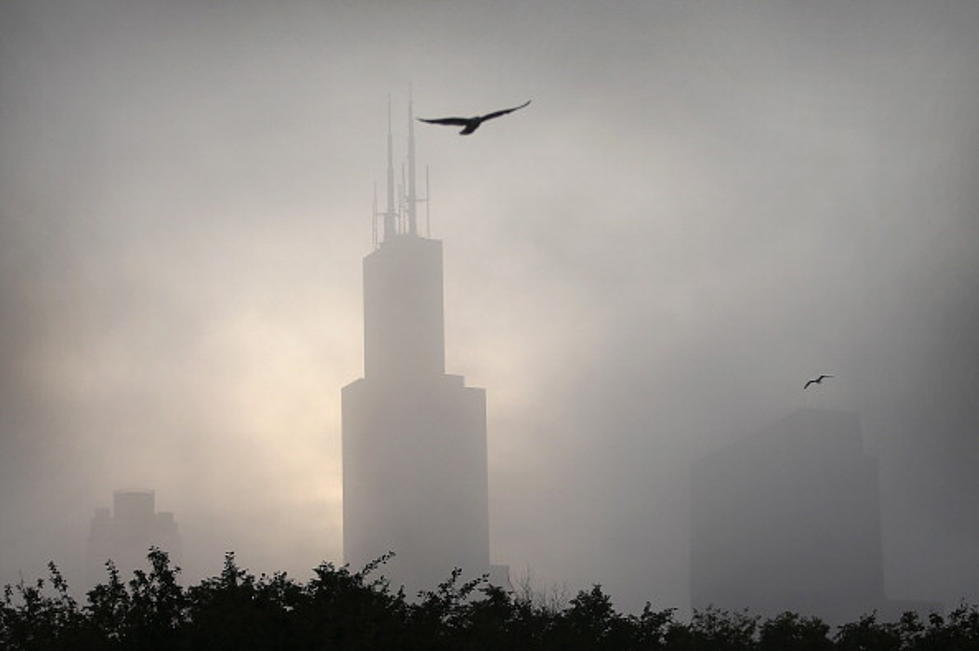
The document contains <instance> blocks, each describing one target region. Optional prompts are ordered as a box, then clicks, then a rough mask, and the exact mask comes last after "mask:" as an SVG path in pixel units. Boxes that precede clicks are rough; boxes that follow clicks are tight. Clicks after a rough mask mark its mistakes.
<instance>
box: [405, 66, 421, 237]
mask: <svg viewBox="0 0 979 651" xmlns="http://www.w3.org/2000/svg"><path fill="white" fill-rule="evenodd" d="M407 194H408V196H407V200H408V233H410V234H411V235H417V234H418V220H417V217H416V208H417V206H418V195H417V194H416V193H415V115H414V106H413V98H412V92H411V84H409V85H408V187H407Z"/></svg>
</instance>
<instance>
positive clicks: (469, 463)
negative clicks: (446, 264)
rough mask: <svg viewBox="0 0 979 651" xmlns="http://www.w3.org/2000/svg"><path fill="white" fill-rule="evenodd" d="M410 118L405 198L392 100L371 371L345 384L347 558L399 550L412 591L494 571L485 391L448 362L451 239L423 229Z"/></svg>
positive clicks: (392, 574) (374, 263) (369, 332)
mask: <svg viewBox="0 0 979 651" xmlns="http://www.w3.org/2000/svg"><path fill="white" fill-rule="evenodd" d="M412 122H413V119H412V116H411V109H410V108H409V118H408V123H409V137H408V161H407V163H408V180H407V184H406V186H405V187H404V188H403V191H402V192H401V193H400V195H401V196H400V201H399V202H398V203H399V205H398V206H395V199H394V172H393V160H392V145H391V133H390V111H389V124H388V196H387V209H386V210H385V211H384V212H380V213H378V212H377V210H376V208H375V220H376V219H377V217H383V237H382V238H381V239H380V241H378V231H379V230H380V229H378V228H377V223H376V221H375V228H374V236H375V237H374V243H375V249H374V251H372V252H371V253H370V254H369V255H367V257H365V258H364V266H363V272H364V377H363V378H362V379H359V380H356V381H355V382H353V383H351V384H349V385H347V386H346V387H344V388H343V391H342V410H343V424H342V426H343V550H344V558H345V561H346V562H347V563H349V564H350V565H351V566H353V567H354V568H360V567H361V566H363V565H364V564H366V563H367V562H369V561H371V560H373V559H375V558H377V557H379V556H381V555H382V554H384V553H385V552H388V551H394V552H395V554H396V557H395V558H394V559H393V560H392V561H391V562H389V563H388V564H387V565H386V566H385V567H384V569H383V573H384V574H385V575H386V576H388V577H389V578H390V579H391V580H392V582H393V583H394V584H395V585H396V586H397V585H401V584H403V585H405V586H406V588H407V589H408V590H409V594H411V592H412V591H414V590H416V589H421V588H425V589H430V588H434V587H435V586H436V585H437V584H438V583H439V582H441V581H443V580H444V579H445V578H446V577H447V576H448V575H449V573H450V572H451V571H452V569H453V567H460V568H462V569H463V570H464V572H465V573H466V575H467V576H471V575H476V574H480V573H483V572H487V571H489V570H490V562H489V513H488V487H487V466H486V464H487V461H486V393H485V391H484V390H483V389H479V388H473V387H467V386H466V385H465V381H464V379H463V378H462V377H461V376H459V375H447V374H446V373H445V341H444V334H443V328H444V326H443V324H444V320H443V299H442V243H441V242H440V241H438V240H434V239H429V238H427V237H422V236H420V235H419V234H418V227H417V219H416V206H417V204H418V202H419V201H423V199H419V198H418V197H416V195H415V188H414V186H415V161H414V133H413V125H412ZM494 570H495V571H494V574H496V577H495V578H496V579H497V583H499V582H500V578H501V568H494ZM504 573H505V572H504ZM502 578H503V580H505V577H502Z"/></svg>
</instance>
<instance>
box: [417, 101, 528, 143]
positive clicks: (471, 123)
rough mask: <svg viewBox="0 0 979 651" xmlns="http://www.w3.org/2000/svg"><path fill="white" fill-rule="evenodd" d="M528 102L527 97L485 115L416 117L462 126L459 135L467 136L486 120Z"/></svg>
mask: <svg viewBox="0 0 979 651" xmlns="http://www.w3.org/2000/svg"><path fill="white" fill-rule="evenodd" d="M528 104H530V100H529V99H528V100H527V101H526V102H524V103H523V104H521V105H520V106H514V107H513V108H508V109H503V110H502V111H493V112H492V113H487V114H486V115H477V116H475V117H471V118H432V119H426V118H418V121H419V122H428V123H429V124H445V125H448V126H454V127H464V128H463V130H462V131H460V132H459V135H460V136H468V135H469V134H470V133H472V132H473V131H475V130H476V129H478V128H479V125H481V124H482V123H483V122H486V120H492V119H493V118H498V117H500V116H501V115H506V114H507V113H513V112H514V111H518V110H520V109H522V108H523V107H525V106H527V105H528Z"/></svg>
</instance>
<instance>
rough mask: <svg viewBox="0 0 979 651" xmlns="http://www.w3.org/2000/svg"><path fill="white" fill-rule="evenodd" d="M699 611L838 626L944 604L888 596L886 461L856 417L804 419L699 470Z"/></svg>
mask: <svg viewBox="0 0 979 651" xmlns="http://www.w3.org/2000/svg"><path fill="white" fill-rule="evenodd" d="M692 489H693V494H692V505H691V550H690V552H691V601H692V606H693V607H694V608H704V607H706V606H708V605H711V604H713V605H715V606H717V607H720V608H725V609H742V608H750V609H751V610H752V611H754V612H757V613H761V614H764V615H772V614H775V613H778V612H782V611H785V610H793V611H798V612H800V613H803V614H810V615H818V616H820V617H823V618H825V619H827V620H828V621H831V622H841V621H844V620H851V619H853V618H855V617H857V616H859V615H860V614H862V613H869V612H870V611H872V610H875V609H876V610H877V611H878V612H879V613H880V614H881V616H884V617H891V616H894V615H896V614H897V613H900V612H901V611H904V610H924V611H927V610H935V609H937V608H938V606H937V604H926V603H917V602H899V601H894V600H889V599H887V597H886V596H885V594H884V570H883V557H882V543H881V516H880V495H879V489H878V471H877V460H876V459H874V458H873V457H871V456H869V455H868V454H867V453H866V452H865V451H864V449H863V442H862V437H861V431H860V422H859V418H858V417H857V415H856V414H851V413H842V412H835V411H826V410H817V409H804V410H801V411H798V412H795V413H793V414H791V415H790V416H788V417H786V418H784V419H782V420H781V421H779V422H777V423H776V424H775V425H774V426H773V427H771V428H769V429H768V430H766V431H764V432H762V433H760V434H757V435H755V436H753V437H749V438H747V439H745V440H743V441H739V442H737V443H734V444H732V445H730V446H728V447H727V448H725V449H722V450H719V451H717V452H715V453H713V454H711V455H709V456H707V457H705V458H704V459H702V460H700V461H699V462H697V463H695V464H694V466H693V471H692Z"/></svg>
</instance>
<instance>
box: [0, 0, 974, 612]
mask: <svg viewBox="0 0 979 651" xmlns="http://www.w3.org/2000/svg"><path fill="white" fill-rule="evenodd" d="M515 4H516V3H504V2H445V1H442V0H432V1H430V2H390V3H387V2H365V3H355V2H326V1H321V2H296V1H285V2H278V3H260V2H244V1H237V2H230V1H228V2H207V3H200V2H166V3H163V2H144V1H134V0H126V1H122V0H119V1H111V0H105V1H94V0H93V1H85V2H45V1H38V0H31V1H27V0H24V1H8V2H4V3H2V4H0V144H2V149H0V210H2V212H0V265H2V268H0V355H2V360H3V362H2V366H0V582H7V581H14V580H16V579H17V577H18V573H20V572H22V573H23V575H24V576H27V577H31V576H38V575H39V574H41V573H42V572H43V567H44V563H45V562H46V561H48V560H49V559H50V560H55V561H56V562H58V563H59V564H60V565H64V566H65V567H66V569H67V570H68V572H67V574H68V578H69V581H71V580H72V579H73V577H77V576H79V570H78V568H79V567H80V563H81V559H82V557H83V555H84V551H85V539H86V536H87V534H88V527H89V523H90V521H91V518H92V515H93V512H94V509H95V508H96V507H98V506H108V505H109V504H110V503H111V498H112V491H113V490H114V489H118V488H142V487H144V488H152V489H155V490H156V501H157V508H159V509H161V510H167V511H174V512H175V514H176V520H177V523H178V526H179V527H180V530H181V534H182V537H183V546H184V559H183V565H184V567H185V568H186V571H187V574H188V575H189V576H191V577H196V576H200V575H202V574H203V573H205V572H214V571H216V570H217V569H218V568H219V564H220V562H221V554H222V553H223V551H225V550H228V549H234V550H236V551H237V552H238V556H239V559H240V560H241V562H242V564H243V565H245V566H248V567H251V568H252V569H254V570H265V571H267V570H272V569H285V570H288V571H290V572H291V573H297V574H299V575H305V574H306V573H307V572H308V570H309V568H311V567H312V566H313V565H315V564H316V563H318V562H319V561H321V560H334V561H336V560H339V559H340V558H341V556H342V550H341V548H340V546H341V531H340V523H341V508H342V504H341V490H340V488H341V466H340V449H339V441H340V414H339V407H340V401H339V397H340V393H339V391H340V387H341V386H342V385H344V384H346V383H348V382H350V381H352V380H353V379H355V378H357V377H359V376H360V375H362V372H363V366H362V364H363V359H362V344H363V333H362V312H361V310H362V305H361V258H362V257H363V256H364V255H365V254H366V253H368V252H369V250H370V214H371V199H372V192H373V184H374V183H375V182H377V183H378V186H379V187H380V188H383V187H384V173H385V172H384V170H385V136H386V133H385V127H386V110H387V96H388V94H389V93H390V94H391V97H392V103H393V110H394V131H395V146H396V154H397V155H398V156H399V157H400V156H402V155H403V152H404V137H405V133H406V104H407V96H408V88H409V84H411V87H412V89H413V94H414V104H415V110H416V113H417V114H418V115H421V116H424V117H438V116H443V115H453V114H455V115H460V114H461V115H473V114H477V113H482V112H487V111H490V110H493V109H497V108H503V107H507V106H514V105H517V104H519V103H521V102H523V101H525V100H527V99H532V100H533V103H532V104H531V105H530V106H529V107H527V108H526V109H524V110H522V111H520V112H517V113H514V114H513V115H511V116H507V117H506V118H502V119H500V120H494V121H493V122H489V123H487V124H485V125H484V126H483V127H481V128H480V130H479V131H478V132H477V133H475V134H473V135H472V136H467V137H465V138H460V137H459V136H457V135H456V133H455V130H453V129H448V128H445V127H437V126H430V125H422V124H420V125H418V127H417V128H416V134H417V138H418V156H419V162H420V163H422V164H428V165H430V169H431V186H432V189H431V204H430V209H431V231H432V236H433V237H436V238H439V239H442V240H443V242H444V251H445V313H446V338H447V352H446V364H447V370H448V371H449V372H451V373H459V374H463V375H465V376H466V378H467V381H468V383H469V384H471V385H474V386H479V387H485V388H486V390H487V405H488V407H487V408H488V420H489V423H488V432H489V489H490V492H489V503H490V525H491V527H490V541H491V555H492V558H493V559H494V560H496V561H498V562H503V563H508V564H510V566H511V571H512V573H513V574H514V575H515V576H519V575H520V574H524V573H526V572H527V571H530V572H532V573H533V575H534V576H535V577H537V578H538V580H540V581H541V582H542V583H543V584H558V585H560V584H567V585H568V586H569V587H570V588H572V589H575V588H578V587H583V586H587V585H590V584H591V583H602V584H603V585H604V586H605V587H606V588H607V589H608V590H609V591H610V592H611V594H612V595H613V596H614V597H615V599H616V601H617V603H619V604H620V605H621V606H623V607H625V608H628V609H632V608H636V607H639V606H641V605H642V603H643V602H644V601H645V600H647V599H649V600H652V601H653V602H654V603H655V604H657V605H659V606H662V607H667V606H678V607H680V608H681V609H684V608H686V607H687V605H688V603H689V598H690V594H689V568H688V562H689V552H688V545H689V540H688V519H689V488H690V486H689V469H690V464H691V462H693V461H694V460H695V459H697V458H699V457H700V456H702V455H704V454H706V453H708V452H710V451H712V450H716V449H718V448H719V447H722V446H724V445H726V444H728V443H731V442H733V441H736V440H739V438H741V437H743V436H746V435H749V434H751V433H752V432H754V431H757V430H759V429H762V428H764V427H767V426H768V425H770V424H771V423H772V422H774V421H776V420H777V419H779V418H781V417H783V416H785V415H786V414H788V413H790V412H792V411H793V410H795V409H798V408H799V407H803V406H808V407H825V408H831V409H838V410H845V411H852V412H856V413H858V414H859V417H860V420H861V423H862V427H863V432H864V438H865V444H866V447H867V449H868V451H869V452H870V453H871V454H872V455H873V456H875V457H877V459H878V460H879V463H880V471H881V499H882V512H883V515H882V517H883V544H884V571H885V584H886V588H887V591H888V593H889V594H890V595H892V596H894V597H897V598H913V599H929V600H934V601H941V602H944V603H946V604H954V603H956V602H957V601H958V600H959V599H960V598H962V597H965V598H970V599H972V600H976V599H979V565H977V563H976V562H975V561H976V550H977V549H979V509H977V508H976V505H977V503H979V474H977V473H976V472H975V468H976V467H979V438H977V436H979V400H977V399H976V396H977V395H979V373H977V370H976V368H977V366H976V362H977V361H979V253H977V245H979V189H977V186H976V183H975V181H976V178H977V175H979V130H977V125H979V122H977V120H976V117H975V116H976V115H979V41H977V40H976V39H975V34H976V32H977V30H979V5H977V4H976V3H974V2H968V1H963V2H941V3H937V2H936V3H924V2H850V1H846V2H844V1H839V2H822V3H818V4H817V3H808V2H802V1H801V0H800V1H798V2H766V3H748V2H656V3H650V2H615V3H606V4H603V5H601V6H599V5H595V4H593V3H572V2H540V3H533V4H529V3H528V4H527V5H525V6H515ZM820 372H825V373H832V374H834V375H835V376H836V377H835V378H833V380H831V381H827V382H826V383H825V384H824V385H823V386H821V387H817V388H816V389H818V390H812V389H810V390H807V391H805V392H803V391H802V384H803V382H804V381H805V380H806V379H807V378H808V377H811V376H812V375H814V374H817V373H820ZM763 461H764V460H762V462H763Z"/></svg>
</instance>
